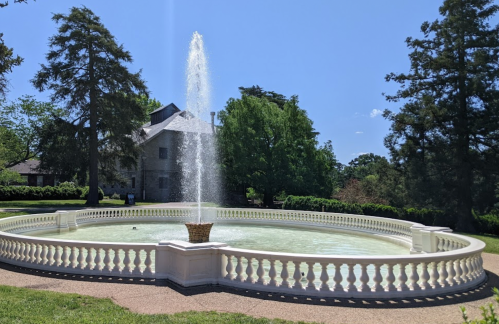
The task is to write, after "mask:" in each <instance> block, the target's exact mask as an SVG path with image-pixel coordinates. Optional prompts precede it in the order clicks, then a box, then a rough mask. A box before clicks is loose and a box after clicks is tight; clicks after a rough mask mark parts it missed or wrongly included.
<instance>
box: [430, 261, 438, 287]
mask: <svg viewBox="0 0 499 324" xmlns="http://www.w3.org/2000/svg"><path fill="white" fill-rule="evenodd" d="M437 267H438V264H437V262H432V263H431V272H430V284H431V286H432V287H433V289H438V288H440V287H441V286H440V283H439V282H438V278H439V275H438V271H437V270H438V268H437Z"/></svg>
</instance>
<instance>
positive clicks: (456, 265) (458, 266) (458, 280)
mask: <svg viewBox="0 0 499 324" xmlns="http://www.w3.org/2000/svg"><path fill="white" fill-rule="evenodd" d="M454 268H455V269H456V276H455V277H454V280H455V281H456V283H457V284H458V285H460V284H462V283H464V281H463V279H462V275H463V269H462V268H461V260H459V259H458V260H454Z"/></svg>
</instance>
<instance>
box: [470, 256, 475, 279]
mask: <svg viewBox="0 0 499 324" xmlns="http://www.w3.org/2000/svg"><path fill="white" fill-rule="evenodd" d="M475 259H476V258H475V256H474V255H472V256H470V257H469V260H470V261H469V265H470V266H469V267H470V276H471V280H474V279H475V278H476V264H475Z"/></svg>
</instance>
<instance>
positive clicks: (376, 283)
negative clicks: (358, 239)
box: [371, 263, 385, 292]
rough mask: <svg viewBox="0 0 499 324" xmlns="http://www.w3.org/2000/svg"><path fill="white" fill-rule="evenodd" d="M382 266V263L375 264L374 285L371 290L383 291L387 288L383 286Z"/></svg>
mask: <svg viewBox="0 0 499 324" xmlns="http://www.w3.org/2000/svg"><path fill="white" fill-rule="evenodd" d="M380 268H381V264H379V263H375V264H374V277H373V281H374V285H373V286H372V288H371V290H372V291H375V292H381V291H384V290H385V289H384V288H383V286H381V282H382V281H383V277H382V276H381V271H380Z"/></svg>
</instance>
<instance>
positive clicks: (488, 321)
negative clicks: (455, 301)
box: [460, 287, 499, 324]
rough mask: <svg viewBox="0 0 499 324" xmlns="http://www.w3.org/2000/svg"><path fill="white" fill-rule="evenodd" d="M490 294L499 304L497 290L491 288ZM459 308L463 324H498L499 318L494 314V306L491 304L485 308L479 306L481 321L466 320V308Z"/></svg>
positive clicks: (498, 292)
mask: <svg viewBox="0 0 499 324" xmlns="http://www.w3.org/2000/svg"><path fill="white" fill-rule="evenodd" d="M492 292H493V293H494V298H495V300H496V302H497V303H498V304H499V290H498V289H497V288H495V287H494V288H492ZM460 308H461V314H462V316H463V319H464V323H465V324H482V323H483V324H499V316H497V314H496V313H495V311H494V305H492V303H490V304H488V305H487V307H485V306H480V309H481V310H482V319H477V320H472V321H470V319H469V318H468V314H467V313H466V308H464V306H461V307H460Z"/></svg>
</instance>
